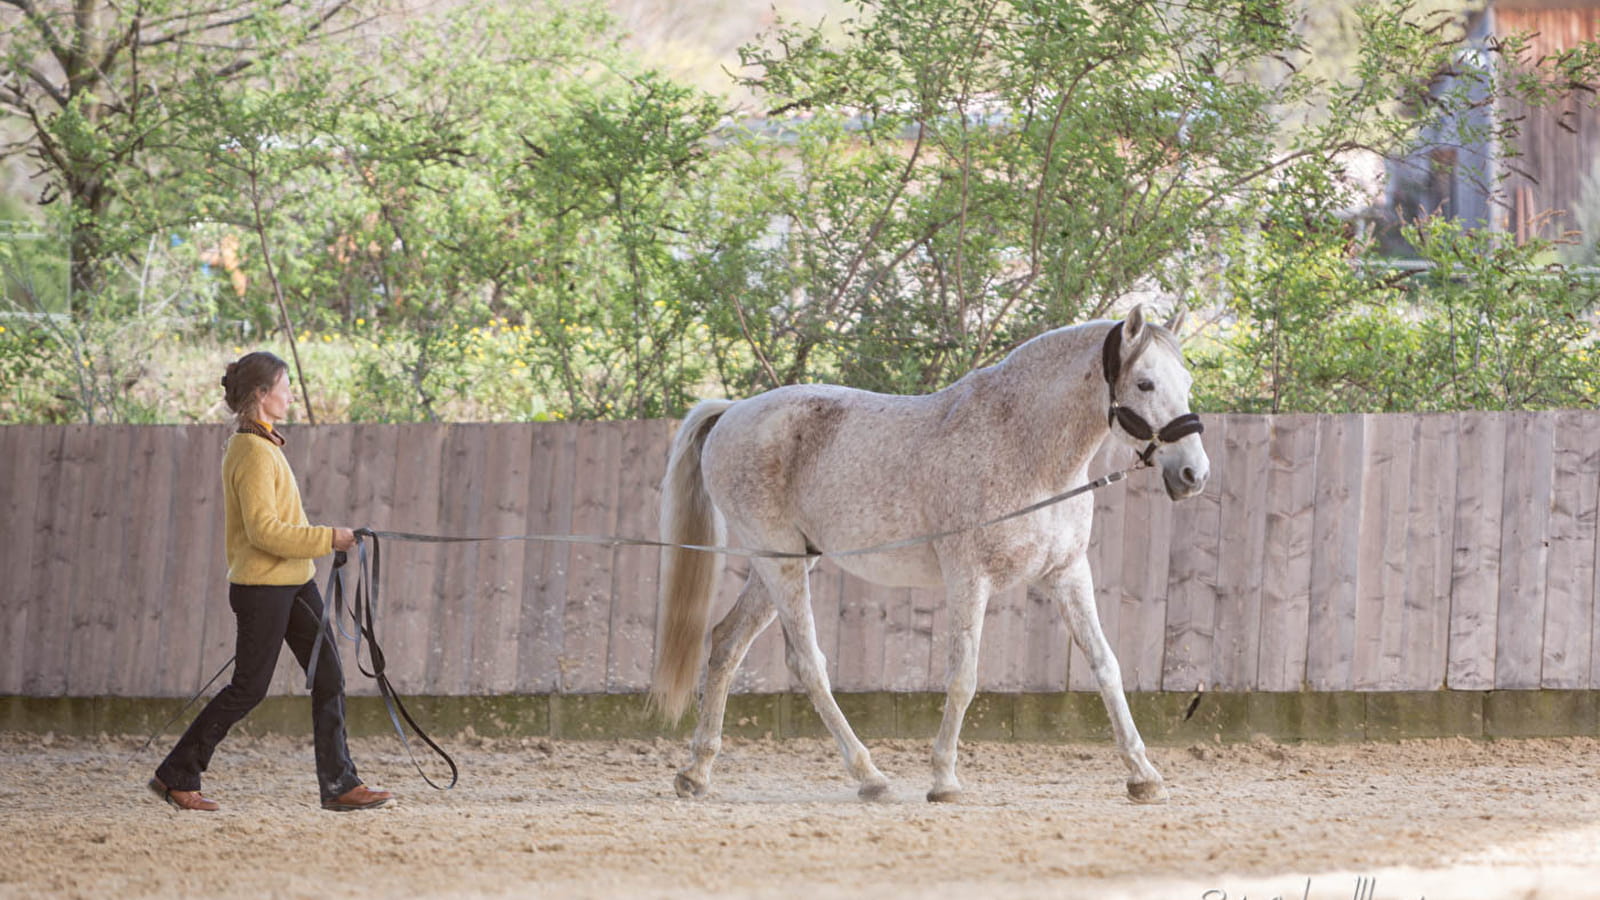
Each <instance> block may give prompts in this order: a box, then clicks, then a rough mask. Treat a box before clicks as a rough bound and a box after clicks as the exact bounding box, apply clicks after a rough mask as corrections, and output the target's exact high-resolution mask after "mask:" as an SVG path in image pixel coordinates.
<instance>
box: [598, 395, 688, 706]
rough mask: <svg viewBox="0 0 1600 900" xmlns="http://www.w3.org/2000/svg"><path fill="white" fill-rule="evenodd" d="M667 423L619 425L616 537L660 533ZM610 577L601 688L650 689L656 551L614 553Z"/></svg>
mask: <svg viewBox="0 0 1600 900" xmlns="http://www.w3.org/2000/svg"><path fill="white" fill-rule="evenodd" d="M670 424H671V423H669V422H664V421H661V420H654V421H643V422H628V423H625V424H624V425H623V426H622V447H621V456H620V467H621V471H620V473H619V475H620V478H621V483H620V485H619V487H618V492H619V493H618V500H619V508H618V510H617V533H618V534H621V535H623V536H625V537H636V538H647V539H654V538H655V537H656V536H657V535H658V534H659V533H660V530H661V526H660V518H661V479H662V478H663V477H664V476H665V475H666V473H667V451H668V448H669V447H670V446H671V439H672V435H671V431H670ZM615 566H616V571H615V575H614V577H613V578H612V585H611V589H612V596H611V628H610V635H609V639H610V640H609V644H608V646H607V659H606V690H607V691H610V692H612V693H624V692H632V691H645V690H648V689H649V688H650V671H651V665H652V662H653V659H654V648H655V633H656V594H657V590H658V586H657V583H656V579H657V576H658V574H659V572H660V568H661V551H659V550H655V549H645V548H642V547H623V548H619V549H618V550H617V554H616V564H615Z"/></svg>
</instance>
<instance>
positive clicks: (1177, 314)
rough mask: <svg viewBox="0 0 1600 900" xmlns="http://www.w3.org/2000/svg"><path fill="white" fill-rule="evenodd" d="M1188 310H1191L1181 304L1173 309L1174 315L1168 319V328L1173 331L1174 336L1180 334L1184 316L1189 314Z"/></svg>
mask: <svg viewBox="0 0 1600 900" xmlns="http://www.w3.org/2000/svg"><path fill="white" fill-rule="evenodd" d="M1188 312H1189V311H1188V310H1187V309H1185V308H1184V307H1181V306H1180V307H1178V308H1177V309H1175V310H1173V311H1172V317H1171V318H1169V319H1167V324H1166V329H1167V330H1168V331H1170V332H1172V336H1173V337H1178V335H1179V334H1180V332H1181V329H1182V328H1183V317H1184V316H1185V315H1187V314H1188Z"/></svg>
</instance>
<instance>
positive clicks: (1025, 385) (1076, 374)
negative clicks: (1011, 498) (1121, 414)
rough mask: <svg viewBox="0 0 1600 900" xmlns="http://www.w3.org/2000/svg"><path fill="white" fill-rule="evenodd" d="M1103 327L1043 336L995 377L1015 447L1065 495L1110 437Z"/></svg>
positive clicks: (1001, 367)
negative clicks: (1102, 354)
mask: <svg viewBox="0 0 1600 900" xmlns="http://www.w3.org/2000/svg"><path fill="white" fill-rule="evenodd" d="M1104 337H1105V328H1100V327H1096V326H1095V325H1083V326H1079V327H1077V328H1071V329H1060V330H1057V331H1053V332H1049V333H1046V334H1044V335H1040V336H1039V337H1037V338H1034V339H1033V340H1032V341H1029V342H1028V343H1027V344H1025V345H1023V346H1022V347H1019V348H1018V349H1017V350H1016V351H1015V352H1014V353H1013V354H1012V355H1011V356H1009V357H1007V358H1006V359H1005V361H1003V362H1002V363H1000V364H999V365H997V366H995V368H994V371H993V372H992V378H993V381H994V384H995V387H994V390H995V394H996V398H997V400H998V403H997V408H998V409H1001V410H1004V411H1005V413H1004V415H1005V416H1006V418H1007V420H1008V421H1006V422H1005V423H1004V424H1003V425H1002V426H1001V427H1004V428H1007V429H1014V433H1015V434H1017V435H1018V436H1019V437H1020V440H1018V441H1017V442H1016V443H1017V444H1018V445H1019V446H1020V447H1021V448H1023V450H1024V452H1025V453H1027V455H1029V456H1032V457H1034V458H1035V459H1036V461H1037V464H1038V466H1039V468H1038V473H1039V476H1040V477H1041V479H1042V480H1043V481H1045V482H1048V484H1047V485H1044V486H1045V487H1047V488H1048V489H1051V490H1061V489H1062V487H1063V486H1064V485H1065V483H1066V482H1067V481H1068V480H1071V479H1074V478H1078V477H1080V476H1081V474H1082V472H1083V470H1084V468H1085V467H1086V466H1088V464H1089V461H1090V460H1091V459H1092V458H1093V457H1094V455H1095V453H1096V452H1097V451H1098V450H1099V449H1100V445H1101V444H1102V443H1103V442H1104V441H1105V439H1106V436H1107V435H1108V434H1109V433H1110V431H1109V429H1108V428H1107V426H1106V404H1107V399H1106V397H1107V395H1106V383H1105V378H1104V376H1103V375H1102V374H1101V372H1100V348H1101V344H1102V343H1103V342H1104Z"/></svg>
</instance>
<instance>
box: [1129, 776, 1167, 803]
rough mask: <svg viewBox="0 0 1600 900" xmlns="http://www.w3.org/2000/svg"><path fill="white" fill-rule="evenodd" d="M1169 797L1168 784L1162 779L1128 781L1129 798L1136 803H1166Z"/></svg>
mask: <svg viewBox="0 0 1600 900" xmlns="http://www.w3.org/2000/svg"><path fill="white" fill-rule="evenodd" d="M1167 797H1168V794H1167V786H1166V785H1165V784H1164V783H1162V782H1160V781H1133V780H1131V779H1130V780H1129V781H1128V799H1129V800H1132V801H1133V802H1135V803H1165V802H1167Z"/></svg>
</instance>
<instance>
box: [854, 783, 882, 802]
mask: <svg viewBox="0 0 1600 900" xmlns="http://www.w3.org/2000/svg"><path fill="white" fill-rule="evenodd" d="M856 796H857V797H860V798H861V799H862V800H866V801H868V802H873V801H877V800H887V799H888V798H889V782H887V781H863V782H861V787H859V788H857V789H856Z"/></svg>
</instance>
